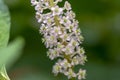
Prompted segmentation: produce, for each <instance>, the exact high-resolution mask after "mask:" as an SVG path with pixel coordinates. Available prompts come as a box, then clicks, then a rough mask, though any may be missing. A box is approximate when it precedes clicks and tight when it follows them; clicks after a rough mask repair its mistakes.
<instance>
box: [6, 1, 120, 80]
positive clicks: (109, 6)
mask: <svg viewBox="0 0 120 80" xmlns="http://www.w3.org/2000/svg"><path fill="white" fill-rule="evenodd" d="M64 1H65V0H64ZM69 1H70V3H71V5H72V8H73V11H74V12H75V13H76V15H77V17H76V19H77V20H79V22H80V24H79V25H80V28H81V30H82V35H83V36H84V38H85V41H84V42H83V45H82V46H83V47H84V48H85V50H86V55H87V57H88V62H87V63H86V65H85V66H82V67H83V68H84V69H87V77H86V78H87V79H86V80H120V0H69ZM5 3H6V4H7V5H8V7H9V10H10V15H11V22H12V24H11V35H10V36H11V38H10V42H11V41H12V40H13V39H15V38H16V37H17V36H23V37H24V38H25V41H26V44H25V47H24V50H23V54H22V56H21V57H20V58H19V59H18V60H17V61H16V63H14V65H13V66H12V67H11V68H10V69H8V73H9V76H10V78H11V80H67V78H66V77H64V76H63V75H59V76H58V77H54V75H53V74H52V73H51V71H52V66H53V64H54V61H50V59H49V58H48V57H47V56H46V51H47V49H46V48H45V46H44V44H43V43H42V42H41V35H40V34H39V24H38V23H37V20H36V19H35V17H34V16H35V11H34V8H33V7H32V6H31V4H30V0H5Z"/></svg>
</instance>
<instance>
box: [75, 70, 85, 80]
mask: <svg viewBox="0 0 120 80" xmlns="http://www.w3.org/2000/svg"><path fill="white" fill-rule="evenodd" d="M77 75H78V80H81V79H85V75H86V70H82V69H80V70H79V72H78V74H77Z"/></svg>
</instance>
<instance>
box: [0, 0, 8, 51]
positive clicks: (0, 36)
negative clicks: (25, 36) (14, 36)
mask: <svg viewBox="0 0 120 80" xmlns="http://www.w3.org/2000/svg"><path fill="white" fill-rule="evenodd" d="M9 33H10V15H9V11H8V8H7V6H6V5H5V4H4V3H3V1H2V0H0V49H1V48H3V47H6V46H7V44H8V40H9Z"/></svg>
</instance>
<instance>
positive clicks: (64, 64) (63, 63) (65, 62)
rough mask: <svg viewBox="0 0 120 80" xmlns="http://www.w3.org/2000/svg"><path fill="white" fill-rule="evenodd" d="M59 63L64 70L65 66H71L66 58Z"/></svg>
mask: <svg viewBox="0 0 120 80" xmlns="http://www.w3.org/2000/svg"><path fill="white" fill-rule="evenodd" d="M60 65H61V66H62V68H64V70H66V69H67V68H69V67H71V64H70V63H69V62H68V61H67V60H66V59H64V60H63V61H61V62H60Z"/></svg>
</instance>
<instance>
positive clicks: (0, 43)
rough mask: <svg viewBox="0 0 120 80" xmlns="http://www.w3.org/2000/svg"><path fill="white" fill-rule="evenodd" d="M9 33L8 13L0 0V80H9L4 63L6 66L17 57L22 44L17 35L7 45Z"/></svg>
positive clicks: (21, 39)
mask: <svg viewBox="0 0 120 80" xmlns="http://www.w3.org/2000/svg"><path fill="white" fill-rule="evenodd" d="M9 35H10V14H9V11H8V8H7V6H6V5H5V4H4V3H3V0H0V80H10V78H9V77H8V75H7V72H6V68H5V65H6V64H7V66H8V67H10V66H11V64H12V63H13V62H14V61H15V60H16V59H17V58H18V57H19V55H20V53H21V50H22V48H23V45H24V40H23V38H21V37H19V38H17V39H15V40H14V41H13V42H11V43H10V44H9V45H8V41H9Z"/></svg>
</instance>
